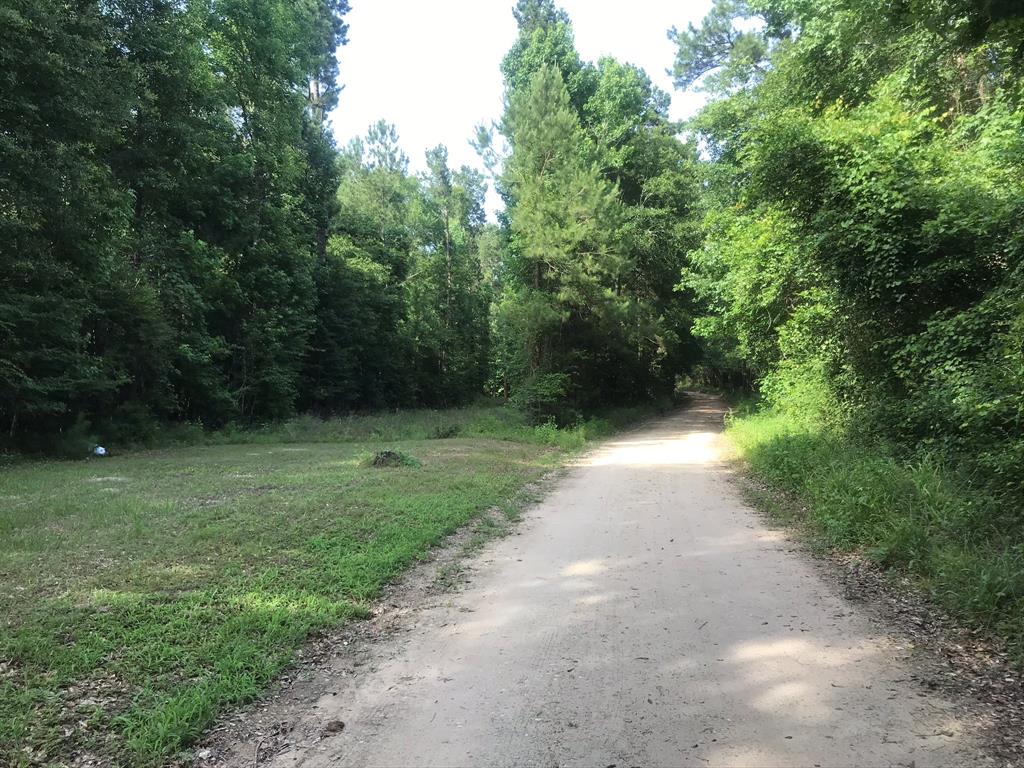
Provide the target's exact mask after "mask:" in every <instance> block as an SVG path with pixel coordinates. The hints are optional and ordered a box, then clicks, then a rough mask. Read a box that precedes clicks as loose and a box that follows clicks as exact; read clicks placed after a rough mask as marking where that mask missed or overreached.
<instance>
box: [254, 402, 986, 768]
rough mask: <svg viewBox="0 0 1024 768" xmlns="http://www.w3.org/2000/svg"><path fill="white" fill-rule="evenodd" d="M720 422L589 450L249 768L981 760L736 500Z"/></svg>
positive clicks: (696, 414) (904, 666)
mask: <svg viewBox="0 0 1024 768" xmlns="http://www.w3.org/2000/svg"><path fill="white" fill-rule="evenodd" d="M721 417H722V411H721V407H720V406H719V405H718V403H717V402H716V401H715V400H713V399H711V398H700V399H698V400H697V401H696V403H695V404H694V406H693V407H691V408H689V409H687V410H685V411H682V412H679V413H677V414H674V415H672V416H670V417H667V418H664V419H661V420H659V421H657V422H655V423H652V424H651V425H649V426H648V427H646V428H644V429H643V430H640V431H637V432H633V433H630V434H628V435H626V436H623V437H621V438H619V439H617V440H613V441H611V442H609V443H608V444H606V445H604V446H603V447H602V448H601V449H599V450H598V451H596V452H594V453H592V454H590V455H589V456H588V457H587V458H585V459H584V460H583V461H582V462H581V463H580V465H579V466H577V467H574V468H573V469H572V470H570V471H569V472H568V473H567V474H566V475H565V477H564V478H563V479H561V480H560V481H559V482H558V483H557V485H556V487H555V488H554V489H553V491H552V492H551V493H550V495H549V496H548V497H547V498H546V499H545V500H544V501H543V502H542V503H540V504H539V505H538V506H537V507H535V508H534V509H533V510H532V511H531V512H530V513H529V514H528V516H527V519H526V522H525V523H524V525H523V527H522V532H521V535H517V536H510V537H508V538H505V539H503V540H500V541H496V542H493V543H492V544H491V545H489V546H488V548H487V549H486V550H485V552H484V553H483V555H482V556H481V561H480V562H479V564H478V568H477V572H476V574H475V576H474V578H473V580H472V583H471V585H470V586H469V587H468V588H467V589H465V590H463V591H460V592H458V593H457V594H456V595H454V596H453V597H451V599H450V600H446V601H445V603H444V604H443V605H435V606H433V607H429V608H427V609H424V610H423V611H420V612H419V613H417V614H416V615H415V627H414V628H413V629H412V630H411V631H408V632H404V633H401V634H399V635H397V636H395V637H392V638H390V639H387V640H385V641H383V643H381V646H382V647H381V648H380V649H378V650H377V651H375V652H374V657H375V658H374V659H372V660H371V663H370V664H369V669H368V670H367V671H366V672H364V673H361V674H359V675H356V676H355V677H354V678H353V679H351V680H350V681H347V682H346V684H345V685H344V690H341V691H332V692H331V693H330V694H327V695H324V696H323V697H321V698H320V699H319V700H316V701H309V702H308V707H307V710H306V711H305V713H303V714H301V716H300V717H299V720H300V722H298V723H297V724H296V726H295V729H294V733H296V734H300V735H301V734H305V738H303V737H297V738H296V739H294V742H295V743H292V744H291V745H290V746H285V747H284V748H283V749H281V750H280V751H277V752H276V754H273V755H272V756H271V755H268V756H267V758H268V759H267V760H266V761H265V762H264V760H263V759H261V760H260V761H259V762H260V764H261V765H273V766H275V767H277V768H293V767H294V766H307V767H309V766H318V767H319V766H471V765H472V766H476V765H493V766H602V767H603V766H611V765H617V766H619V767H620V768H624V767H625V766H636V765H644V766H648V765H664V766H682V765H686V766H689V765H693V766H708V765H710V766H812V765H856V766H888V765H903V766H911V765H913V766H916V767H917V768H922V767H923V766H931V765H950V766H961V765H984V764H988V763H989V761H988V760H987V759H986V758H985V757H984V754H983V752H982V751H981V750H980V748H978V747H977V746H976V745H975V744H974V743H973V738H974V737H973V733H974V729H973V727H972V726H971V724H970V723H968V722H966V721H965V720H963V719H961V718H960V717H958V715H957V710H956V709H955V707H954V706H953V704H951V703H950V702H949V701H946V700H944V699H942V698H941V697H940V696H939V695H937V694H935V693H932V692H929V691H927V690H925V689H923V688H922V687H921V686H919V685H918V684H917V683H915V682H913V678H914V669H913V664H914V660H913V658H912V656H911V654H910V653H909V652H908V651H907V649H906V648H904V647H903V646H902V645H901V642H900V641H899V640H898V639H892V638H890V637H889V636H888V635H887V633H886V631H885V628H884V627H881V626H876V625H875V623H874V622H873V621H872V619H871V617H870V615H869V614H868V613H866V612H865V611H863V610H862V609H860V608H858V607H856V606H855V605H851V604H850V603H848V602H846V601H845V600H844V599H843V598H842V597H841V596H839V595H838V594H837V593H836V588H835V587H834V586H832V585H830V584H829V583H827V582H826V581H825V580H824V579H822V577H821V576H820V573H819V571H818V570H817V568H816V567H815V566H814V565H813V564H811V563H809V562H808V561H807V559H806V555H804V554H802V553H800V552H799V551H795V550H794V548H793V546H792V545H791V544H789V543H787V541H786V539H785V537H784V536H782V535H781V534H779V533H777V532H774V531H771V530H769V529H768V528H766V527H765V526H764V525H763V524H762V522H761V521H760V520H759V518H758V517H757V516H756V515H755V514H754V513H753V512H752V511H751V510H750V509H749V508H748V507H747V506H746V505H745V504H744V503H743V501H742V500H741V498H740V496H739V494H738V492H737V490H736V489H735V488H734V485H733V481H732V479H731V478H730V472H729V469H728V467H727V465H725V464H724V463H722V462H721V461H720V458H721V456H720V453H719V451H720V449H721V437H720V434H719V432H720V427H721ZM334 719H337V720H341V721H344V723H345V728H344V730H343V731H342V732H340V733H337V734H334V735H331V736H329V737H327V738H324V737H322V736H316V737H315V738H314V737H313V734H321V733H322V731H323V727H324V723H328V722H330V721H331V720H334ZM239 754H244V755H248V759H247V762H248V763H249V764H250V765H251V761H252V754H253V753H252V751H251V747H250V748H248V749H247V750H245V751H242V752H240V753H239ZM239 764H243V763H242V761H241V759H240V760H239Z"/></svg>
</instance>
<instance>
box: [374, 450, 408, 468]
mask: <svg viewBox="0 0 1024 768" xmlns="http://www.w3.org/2000/svg"><path fill="white" fill-rule="evenodd" d="M363 463H364V465H365V466H369V467H418V466H420V465H421V464H420V460H419V459H417V458H416V457H415V456H410V455H409V454H407V453H405V452H404V451H393V450H390V449H385V450H383V451H377V452H376V453H375V454H373V455H372V456H370V457H368V458H367V459H366V460H364V462H363Z"/></svg>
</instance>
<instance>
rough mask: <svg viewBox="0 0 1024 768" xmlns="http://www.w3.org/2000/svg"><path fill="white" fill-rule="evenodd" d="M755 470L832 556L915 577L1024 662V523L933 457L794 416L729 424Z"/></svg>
mask: <svg viewBox="0 0 1024 768" xmlns="http://www.w3.org/2000/svg"><path fill="white" fill-rule="evenodd" d="M728 435H729V437H730V438H731V439H732V441H733V443H734V444H735V445H736V447H737V448H738V450H739V452H740V454H741V455H742V456H743V458H744V459H745V460H746V461H747V462H748V463H749V466H750V468H751V470H752V471H753V472H754V473H755V474H756V475H757V476H759V477H760V478H762V479H763V480H765V481H766V482H767V483H769V484H770V485H771V486H773V487H775V488H777V489H781V490H783V491H785V492H787V493H789V494H793V495H794V496H795V497H796V498H797V499H799V501H800V503H801V506H803V507H805V508H806V510H807V511H806V518H807V519H806V523H807V525H808V526H809V527H810V529H811V530H812V531H814V532H815V533H816V534H817V535H818V536H819V537H821V539H823V541H824V542H825V543H826V544H827V545H829V546H831V547H834V548H837V549H840V550H845V551H858V552H862V553H863V554H864V555H866V556H867V557H869V558H871V559H873V560H875V561H876V562H878V563H879V564H880V565H882V566H883V567H886V568H892V569H896V570H898V571H901V572H903V573H906V574H909V575H911V576H913V577H915V578H916V579H917V581H918V582H919V583H920V585H922V586H923V587H924V588H925V589H927V590H928V591H929V592H930V593H931V595H932V596H933V598H934V599H935V600H936V601H937V602H938V603H939V604H941V605H942V606H944V607H945V608H946V609H948V610H949V611H950V612H951V613H953V614H955V615H957V616H959V617H960V618H962V619H964V620H966V621H968V622H970V623H971V624H972V625H974V626H977V627H981V628H984V629H986V630H989V631H992V632H995V633H997V634H999V635H1001V636H1002V637H1004V638H1005V639H1006V640H1007V642H1008V643H1009V645H1010V647H1011V649H1012V650H1013V652H1014V654H1015V656H1016V659H1017V661H1018V662H1019V663H1024V521H1022V519H1021V517H1020V515H1019V514H1018V513H1017V511H1016V510H1014V509H1012V508H1010V507H1009V505H1007V504H1006V503H1003V502H1002V501H1001V500H1000V499H997V498H993V497H992V496H990V495H985V494H983V493H981V492H979V491H977V490H973V489H971V488H969V487H968V485H967V483H965V482H964V480H963V479H962V478H961V477H959V476H958V475H957V473H956V472H955V470H954V468H952V467H950V466H948V464H946V463H945V462H943V461H942V460H940V459H939V458H937V457H935V456H933V455H928V454H917V455H915V456H913V457H909V458H908V457H900V456H898V455H897V454H896V453H895V452H894V451H893V450H891V449H890V448H888V447H887V446H885V445H883V444H878V443H865V442H861V441H858V440H857V439H855V438H854V437H851V436H850V434H849V433H848V431H843V430H841V429H837V428H834V427H828V426H825V425H823V424H821V423H816V422H814V421H813V420H808V419H803V418H800V417H799V416H798V415H796V414H794V413H785V412H780V411H771V410H769V411H763V412H754V413H748V414H746V415H739V416H736V417H734V418H732V419H731V420H730V423H729V426H728Z"/></svg>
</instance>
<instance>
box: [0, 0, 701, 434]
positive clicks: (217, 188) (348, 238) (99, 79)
mask: <svg viewBox="0 0 1024 768" xmlns="http://www.w3.org/2000/svg"><path fill="white" fill-rule="evenodd" d="M347 10H348V6H347V3H346V2H345V0H299V1H298V2H294V1H291V0H289V1H288V2H285V1H284V0H109V1H105V2H95V1H93V2H88V1H87V0H83V1H82V2H76V3H65V2H58V1H57V0H8V2H6V3H5V12H4V13H3V14H0V34H2V35H3V38H4V39H5V40H7V41H9V44H5V46H4V48H3V51H2V52H0V63H2V67H3V71H4V73H5V76H4V97H3V99H2V101H0V124H2V125H3V126H4V130H3V132H2V134H0V142H2V156H0V179H2V184H0V201H2V202H0V241H2V242H3V246H2V248H3V256H2V258H3V262H4V269H3V270H2V273H0V424H2V429H3V433H4V435H5V438H4V441H5V442H6V443H7V444H9V445H15V446H21V447H29V448H32V447H40V446H42V445H45V444H46V442H47V441H48V440H50V439H52V438H53V437H54V436H61V435H73V436H78V435H86V434H88V435H97V436H102V437H104V438H105V439H112V440H124V441H131V442H137V441H139V440H140V439H141V440H144V439H145V438H146V436H147V435H150V434H152V433H153V432H154V431H155V430H157V429H158V428H159V426H160V425H161V424H164V423H173V422H191V423H199V424H202V425H204V426H207V427H220V426H223V425H226V424H232V423H234V424H243V425H244V424H254V423H261V422H265V421H269V420H273V419H279V418H283V417H287V416H288V415H290V414H292V413H295V412H296V411H305V412H313V413H316V414H321V415H329V414H334V413H341V412H346V411H351V410H360V409H372V408H382V407H397V406H416V405H425V406H447V405H456V404H459V403H462V402H465V401H467V400H469V399H472V398H474V397H477V396H479V395H480V394H482V393H489V394H492V395H500V396H504V397H506V398H511V399H513V400H514V401H515V402H517V403H518V404H520V405H521V406H522V407H524V409H526V410H527V412H529V413H530V414H531V416H532V417H534V418H535V419H537V420H545V419H548V418H557V419H559V420H563V421H567V420H572V419H573V418H575V417H576V416H577V415H578V414H579V413H581V412H582V411H583V410H585V409H589V408H593V407H596V406H597V405H600V404H604V403H608V402H612V401H623V400H626V399H630V398H636V397H638V396H643V395H654V394H657V393H660V392H664V391H667V390H669V389H671V387H672V384H673V381H674V377H675V375H676V373H677V372H678V371H679V370H681V368H682V366H683V365H684V363H685V360H686V358H687V355H688V345H690V344H691V343H692V339H691V337H690V335H689V331H688V325H689V315H688V313H687V310H686V309H685V304H684V303H681V302H679V301H678V297H677V296H676V295H675V294H674V292H673V285H674V283H675V281H676V278H677V275H678V273H679V269H680V267H681V265H682V260H683V255H684V253H685V251H686V250H687V249H688V248H690V247H692V246H693V245H694V242H695V241H694V239H693V238H694V234H695V230H694V227H693V226H692V224H691V223H690V222H692V217H691V216H690V215H689V211H690V209H691V208H692V207H693V206H694V205H695V201H696V198H697V189H696V183H695V179H696V175H695V173H694V164H695V160H696V156H695V153H694V151H693V149H692V147H691V146H689V145H686V144H683V143H680V142H678V141H677V140H676V138H675V134H676V133H677V131H678V127H677V126H674V125H673V124H672V123H671V122H670V121H669V120H668V118H667V105H668V97H667V95H666V94H664V93H662V92H660V91H659V90H658V89H657V88H655V87H654V86H653V85H652V84H651V82H650V80H649V79H648V78H647V76H646V75H645V74H644V73H643V72H642V71H640V70H638V69H636V68H635V67H631V66H628V65H623V64H619V63H618V62H615V61H613V60H611V59H607V60H602V61H601V62H598V63H597V64H590V63H584V62H582V61H581V60H580V57H579V55H578V54H577V52H576V50H575V47H574V43H573V37H572V30H571V25H570V22H569V19H568V17H567V16H566V15H565V14H564V13H563V12H561V11H559V10H558V9H557V8H556V7H555V6H554V5H553V4H552V3H551V2H550V0H522V1H521V2H520V3H519V4H518V6H517V7H516V9H515V14H516V18H517V19H518V21H519V25H520V35H519V39H518V41H517V42H516V44H515V47H514V48H513V50H512V51H510V52H509V54H508V56H507V57H506V59H505V61H504V65H503V70H504V74H505V78H506V86H507V96H508V110H507V114H506V115H505V116H504V119H503V120H502V122H501V125H500V126H499V130H500V132H501V134H503V135H504V138H505V140H506V141H507V143H508V146H510V147H511V152H510V154H509V156H508V157H503V158H498V157H497V154H498V153H497V152H496V149H497V144H498V143H499V142H497V141H496V140H495V139H496V137H495V135H494V134H493V133H492V132H489V131H487V130H481V132H480V134H479V136H478V137H477V140H478V145H479V149H480V151H481V153H483V154H484V155H485V156H488V157H490V158H491V160H492V162H493V164H492V170H493V171H494V173H495V178H494V179H491V180H489V179H487V178H485V177H484V176H483V175H482V174H480V173H479V172H477V171H475V170H473V169H470V168H461V169H453V168H451V167H450V165H449V163H448V159H447V152H446V150H445V148H444V147H437V148H435V149H433V150H431V151H429V152H428V153H427V157H426V166H427V171H426V172H425V173H422V174H418V175H417V174H411V173H410V172H409V163H408V159H407V158H406V157H405V156H404V155H403V153H402V151H401V150H400V148H399V144H398V137H397V134H396V130H395V128H394V127H393V126H390V125H388V124H386V123H384V122H381V123H379V124H377V125H375V126H372V127H371V128H370V130H369V132H368V134H367V136H366V137H365V138H364V139H361V140H358V141H354V142H352V143H351V144H350V145H349V146H346V147H337V146H336V145H335V142H334V140H333V138H332V135H331V132H330V128H329V124H328V115H329V113H330V111H331V110H332V109H333V108H334V107H335V106H336V105H337V102H338V94H339V86H338V82H337V79H338V67H337V63H336V58H335V53H336V51H337V50H338V48H339V46H341V45H343V44H344V42H345V36H346V33H347V29H346V25H345V23H344V15H345V13H346V11H347ZM342 56H343V53H342ZM501 161H504V162H503V163H502V162H501ZM499 166H501V167H500V168H499ZM489 181H491V182H493V183H497V184H498V186H499V189H500V191H501V194H502V196H503V197H504V199H505V202H506V212H505V214H504V216H503V218H502V221H501V222H500V224H499V225H493V224H492V225H488V224H487V222H486V217H485V215H484V209H483V201H484V195H485V191H486V187H487V184H488V182H489Z"/></svg>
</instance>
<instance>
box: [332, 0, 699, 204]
mask: <svg viewBox="0 0 1024 768" xmlns="http://www.w3.org/2000/svg"><path fill="white" fill-rule="evenodd" d="M513 3H514V0H350V5H351V10H350V11H349V13H348V14H347V15H346V17H345V20H346V22H347V23H348V25H349V31H348V39H349V42H348V44H346V45H345V46H343V47H342V48H341V49H340V50H339V52H338V63H339V68H340V76H339V79H340V81H341V83H342V85H343V86H344V89H343V90H342V92H341V96H340V98H339V101H338V107H337V109H336V110H335V111H334V113H333V114H332V116H331V122H332V125H333V126H334V133H335V136H336V138H337V140H338V143H339V144H342V145H343V144H346V143H348V141H349V140H350V139H352V138H354V137H356V136H362V135H364V134H365V133H366V129H367V128H368V127H369V126H370V125H371V124H372V123H375V122H376V121H377V120H379V119H381V118H383V119H384V120H387V121H388V122H390V123H394V124H395V126H396V128H397V130H398V135H399V139H400V143H401V145H402V149H403V150H404V151H405V153H406V154H407V155H408V156H409V164H410V167H411V168H412V170H413V171H421V170H423V169H424V168H425V163H424V160H423V153H424V152H425V151H426V150H427V149H429V148H431V147H434V146H436V145H438V144H444V145H445V146H447V147H448V157H449V163H450V165H451V166H452V167H459V166H461V165H471V166H473V167H476V168H481V169H482V164H481V162H480V160H479V158H478V157H477V155H476V153H475V152H474V150H473V148H472V147H471V146H470V145H469V139H470V138H471V137H472V136H473V134H474V127H475V126H476V125H479V124H481V123H484V124H488V125H489V124H490V123H491V122H492V121H494V120H496V119H498V117H500V115H501V112H502V94H503V85H502V79H501V69H500V65H501V59H502V58H503V57H504V55H505V53H506V52H507V51H508V49H509V48H511V46H512V43H513V42H514V41H515V38H516V23H515V19H514V18H513V17H512V6H513ZM559 5H561V7H562V8H564V9H565V10H566V12H568V14H569V17H570V18H571V19H572V23H573V29H574V31H575V36H576V47H577V49H578V50H579V52H580V55H581V56H582V58H583V59H584V60H585V61H596V60H597V59H598V58H599V57H601V56H605V55H610V56H614V57H615V58H617V59H619V60H620V61H625V62H628V63H631V64H635V65H637V66H639V67H642V68H643V69H644V70H646V71H647V74H648V75H649V76H650V78H651V80H652V81H653V82H654V83H655V84H656V85H658V86H659V87H661V88H662V89H663V90H665V91H667V92H668V93H669V94H671V95H672V106H671V110H670V114H671V116H672V117H673V118H674V119H682V118H685V117H689V116H690V115H692V114H693V113H694V112H695V111H696V110H697V109H698V108H699V107H700V105H701V103H702V97H701V95H700V94H694V93H682V92H679V91H675V90H674V89H673V88H672V80H671V78H670V77H669V76H668V74H667V73H666V71H665V70H666V69H668V68H669V67H670V66H671V65H672V61H673V58H674V56H675V47H674V46H673V45H672V43H671V42H670V41H669V39H668V37H667V31H668V29H669V27H671V26H673V25H675V26H677V27H680V28H683V27H685V26H686V24H687V23H688V22H691V21H692V22H694V23H697V22H699V21H700V19H702V18H703V17H704V15H705V14H706V13H707V12H708V10H709V9H710V7H711V0H682V1H680V0H629V2H625V3H623V2H621V1H619V2H611V0H561V2H560V3H559ZM498 205H499V203H498V199H497V196H496V195H495V194H494V192H493V190H491V191H490V192H489V195H488V205H487V207H488V210H490V211H492V212H493V211H494V210H495V209H496V207H497V206H498Z"/></svg>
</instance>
